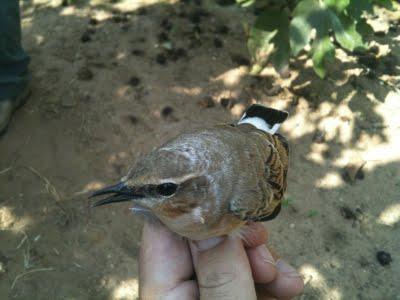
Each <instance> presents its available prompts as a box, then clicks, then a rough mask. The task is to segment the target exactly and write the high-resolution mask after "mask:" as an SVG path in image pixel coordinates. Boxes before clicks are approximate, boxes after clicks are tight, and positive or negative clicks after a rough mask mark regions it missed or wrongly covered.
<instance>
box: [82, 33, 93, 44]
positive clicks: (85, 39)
mask: <svg viewBox="0 0 400 300" xmlns="http://www.w3.org/2000/svg"><path fill="white" fill-rule="evenodd" d="M91 40H92V37H91V35H90V32H88V31H85V32H84V33H83V34H82V35H81V42H82V43H87V42H90V41H91Z"/></svg>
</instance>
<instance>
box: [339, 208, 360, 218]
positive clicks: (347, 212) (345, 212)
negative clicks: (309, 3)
mask: <svg viewBox="0 0 400 300" xmlns="http://www.w3.org/2000/svg"><path fill="white" fill-rule="evenodd" d="M340 214H341V215H342V217H343V218H345V219H347V220H357V215H356V213H355V212H354V210H352V209H351V208H350V207H347V206H342V207H340Z"/></svg>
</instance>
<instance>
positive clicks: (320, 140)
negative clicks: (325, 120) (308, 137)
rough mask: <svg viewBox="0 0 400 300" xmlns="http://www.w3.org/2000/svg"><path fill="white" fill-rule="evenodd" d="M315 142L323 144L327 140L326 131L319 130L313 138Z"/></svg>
mask: <svg viewBox="0 0 400 300" xmlns="http://www.w3.org/2000/svg"><path fill="white" fill-rule="evenodd" d="M312 140H313V142H314V143H317V144H322V143H324V142H325V132H323V131H321V130H317V131H316V132H315V133H314V136H313V138H312Z"/></svg>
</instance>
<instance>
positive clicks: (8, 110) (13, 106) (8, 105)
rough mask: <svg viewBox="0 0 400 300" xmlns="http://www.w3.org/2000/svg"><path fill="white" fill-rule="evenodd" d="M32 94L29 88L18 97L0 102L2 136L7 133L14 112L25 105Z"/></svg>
mask: <svg viewBox="0 0 400 300" xmlns="http://www.w3.org/2000/svg"><path fill="white" fill-rule="evenodd" d="M30 93H31V90H30V89H29V88H28V87H27V88H25V90H24V91H23V92H22V93H20V94H19V95H18V96H17V97H15V98H10V99H5V100H1V101H0V136H2V135H3V134H4V133H6V131H7V128H8V124H9V123H10V121H11V118H12V116H13V114H14V112H15V111H16V110H17V109H18V108H20V107H21V106H22V105H24V104H25V102H26V100H28V98H29V95H30Z"/></svg>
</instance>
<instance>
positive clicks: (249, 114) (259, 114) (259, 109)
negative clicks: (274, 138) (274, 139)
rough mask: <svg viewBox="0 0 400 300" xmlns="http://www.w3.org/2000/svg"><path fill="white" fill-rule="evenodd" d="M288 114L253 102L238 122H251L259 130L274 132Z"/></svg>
mask: <svg viewBox="0 0 400 300" xmlns="http://www.w3.org/2000/svg"><path fill="white" fill-rule="evenodd" d="M288 116H289V113H288V112H287V111H283V110H278V109H274V108H270V107H266V106H263V105H259V104H253V105H252V106H250V107H249V108H248V109H247V110H246V111H245V113H244V114H243V116H242V118H241V119H240V120H239V122H238V124H251V125H253V126H255V127H256V128H258V129H260V130H263V131H265V132H268V133H270V134H275V133H276V132H277V131H278V129H279V127H280V126H281V124H282V123H283V122H284V121H285V120H286V119H287V117H288Z"/></svg>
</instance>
